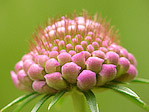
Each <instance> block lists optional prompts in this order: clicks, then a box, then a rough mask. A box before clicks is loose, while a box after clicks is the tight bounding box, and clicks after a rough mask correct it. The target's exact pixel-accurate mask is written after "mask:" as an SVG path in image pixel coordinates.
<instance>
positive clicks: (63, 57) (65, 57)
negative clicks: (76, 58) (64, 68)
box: [57, 53, 71, 65]
mask: <svg viewBox="0 0 149 112" xmlns="http://www.w3.org/2000/svg"><path fill="white" fill-rule="evenodd" d="M57 59H58V62H59V63H60V65H64V64H65V63H67V62H70V61H71V55H70V54H69V53H60V54H59V55H58V56H57Z"/></svg>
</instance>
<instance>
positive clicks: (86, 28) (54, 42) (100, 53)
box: [11, 15, 137, 94]
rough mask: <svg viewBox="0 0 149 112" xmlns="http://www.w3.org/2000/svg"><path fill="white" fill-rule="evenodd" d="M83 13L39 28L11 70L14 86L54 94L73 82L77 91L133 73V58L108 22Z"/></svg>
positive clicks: (130, 76) (123, 77) (131, 77)
mask: <svg viewBox="0 0 149 112" xmlns="http://www.w3.org/2000/svg"><path fill="white" fill-rule="evenodd" d="M88 18H89V17H87V15H83V16H81V17H74V19H70V18H67V19H66V18H64V17H62V19H61V20H60V21H58V22H54V23H53V24H49V26H47V27H46V28H45V30H42V29H40V31H39V32H38V36H37V35H35V38H34V40H35V44H36V45H34V44H33V43H32V47H31V51H30V52H29V53H28V54H26V55H24V56H23V57H22V59H21V61H19V62H18V63H17V64H16V66H15V70H14V71H11V77H12V80H13V83H14V85H15V86H16V88H19V89H22V90H27V91H37V92H39V93H49V94H55V93H56V92H57V91H59V90H63V89H67V88H70V86H71V85H75V86H76V87H78V88H79V89H81V90H88V89H92V88H96V87H99V86H103V85H104V84H106V83H108V82H110V81H113V80H116V81H122V82H129V81H131V80H133V79H134V78H135V77H136V75H137V70H136V60H135V58H134V56H133V55H132V54H131V53H129V52H128V51H127V50H126V49H125V48H123V47H122V46H120V45H118V43H117V42H116V41H115V40H114V38H115V34H114V33H112V31H111V29H109V28H108V24H105V23H103V22H102V21H99V22H97V21H96V18H94V20H91V19H88Z"/></svg>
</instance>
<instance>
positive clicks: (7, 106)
mask: <svg viewBox="0 0 149 112" xmlns="http://www.w3.org/2000/svg"><path fill="white" fill-rule="evenodd" d="M33 94H36V92H33V93H29V94H27V95H23V96H20V97H18V98H16V99H15V100H13V101H12V102H10V103H9V104H8V105H6V106H5V107H4V108H2V109H1V110H0V112H3V111H4V110H6V109H8V108H9V107H11V106H13V105H15V104H17V103H19V102H21V101H23V100H24V99H26V98H28V97H29V96H31V95H33Z"/></svg>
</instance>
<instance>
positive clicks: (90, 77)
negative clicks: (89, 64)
mask: <svg viewBox="0 0 149 112" xmlns="http://www.w3.org/2000/svg"><path fill="white" fill-rule="evenodd" d="M77 81H78V82H77V86H78V87H79V88H80V89H81V90H89V89H91V88H92V87H94V86H95V85H96V73H94V72H92V71H90V70H83V71H82V72H81V73H80V75H79V76H78V78H77Z"/></svg>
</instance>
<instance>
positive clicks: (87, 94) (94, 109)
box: [83, 90, 99, 112]
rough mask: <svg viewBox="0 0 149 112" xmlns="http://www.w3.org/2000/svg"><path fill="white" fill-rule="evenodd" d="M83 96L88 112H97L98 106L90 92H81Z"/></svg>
mask: <svg viewBox="0 0 149 112" xmlns="http://www.w3.org/2000/svg"><path fill="white" fill-rule="evenodd" d="M83 94H84V95H85V97H86V100H87V102H88V105H89V107H90V110H91V111H92V112H99V109H98V104H97V103H96V97H95V95H94V93H93V92H92V91H91V90H88V91H83Z"/></svg>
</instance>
